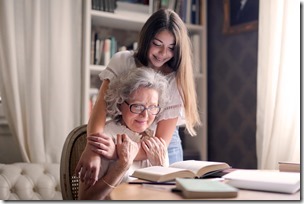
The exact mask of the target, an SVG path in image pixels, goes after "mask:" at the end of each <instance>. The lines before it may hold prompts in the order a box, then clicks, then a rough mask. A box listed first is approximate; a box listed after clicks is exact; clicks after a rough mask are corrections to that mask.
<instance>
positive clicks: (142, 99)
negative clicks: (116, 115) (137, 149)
mask: <svg viewBox="0 0 304 204" xmlns="http://www.w3.org/2000/svg"><path fill="white" fill-rule="evenodd" d="M128 104H129V105H128ZM131 105H133V107H132V110H133V112H131V109H130V107H131ZM138 105H139V106H141V105H143V106H144V107H145V108H153V107H155V106H158V92H157V91H156V90H154V89H151V88H143V87H141V88H139V89H138V90H137V91H135V92H134V93H132V94H131V96H130V98H129V99H128V100H127V101H126V102H125V103H123V104H122V105H121V112H122V119H123V121H124V123H125V125H126V126H127V127H128V128H129V129H130V130H132V131H134V132H138V133H141V132H143V131H145V130H146V129H147V128H148V127H150V125H151V124H152V123H153V121H154V119H155V116H156V115H153V114H151V113H150V111H149V110H147V109H145V110H143V111H142V112H140V113H134V109H136V107H138ZM133 108H134V109H133Z"/></svg>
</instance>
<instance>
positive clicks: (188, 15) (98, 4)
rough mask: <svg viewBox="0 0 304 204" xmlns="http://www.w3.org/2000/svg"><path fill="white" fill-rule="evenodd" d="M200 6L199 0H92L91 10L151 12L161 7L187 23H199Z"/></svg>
mask: <svg viewBox="0 0 304 204" xmlns="http://www.w3.org/2000/svg"><path fill="white" fill-rule="evenodd" d="M150 2H151V3H150ZM150 4H151V5H150ZM201 6H202V5H201V0H153V1H152V0H150V1H149V4H147V1H123V0H120V1H119V0H92V9H93V10H99V11H105V12H111V13H115V12H119V11H129V12H139V13H145V14H147V13H150V14H152V13H153V12H155V11H157V10H159V9H161V8H168V9H172V10H174V11H175V12H176V13H177V14H178V15H179V16H180V17H181V19H182V20H183V21H184V22H185V23H187V24H200V23H201V20H200V15H201Z"/></svg>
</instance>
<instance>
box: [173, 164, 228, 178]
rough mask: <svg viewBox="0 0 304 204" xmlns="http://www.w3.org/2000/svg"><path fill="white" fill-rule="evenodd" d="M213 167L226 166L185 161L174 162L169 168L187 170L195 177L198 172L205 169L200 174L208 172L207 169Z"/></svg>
mask: <svg viewBox="0 0 304 204" xmlns="http://www.w3.org/2000/svg"><path fill="white" fill-rule="evenodd" d="M214 165H226V164H225V163H222V162H211V161H198V160H186V161H180V162H175V163H173V164H171V165H170V167H174V168H181V169H188V170H190V171H192V172H193V173H195V174H196V175H197V174H198V172H199V171H200V170H201V169H203V168H205V169H206V170H205V171H202V172H209V170H208V169H209V167H210V166H214ZM227 167H228V165H227ZM212 170H213V169H212ZM197 176H201V175H197Z"/></svg>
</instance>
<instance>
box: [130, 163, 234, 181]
mask: <svg viewBox="0 0 304 204" xmlns="http://www.w3.org/2000/svg"><path fill="white" fill-rule="evenodd" d="M228 168H230V166H229V165H228V164H227V163H225V162H212V161H198V160H186V161H180V162H175V163H173V164H171V165H170V166H169V167H163V166H151V167H145V168H141V169H136V170H135V171H134V173H133V174H132V175H131V176H132V177H136V178H139V179H144V180H149V181H154V182H166V181H171V180H174V179H175V178H178V177H179V178H195V177H203V176H206V175H208V174H210V173H214V172H218V171H221V170H224V169H228Z"/></svg>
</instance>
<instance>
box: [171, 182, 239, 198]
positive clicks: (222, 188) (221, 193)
mask: <svg viewBox="0 0 304 204" xmlns="http://www.w3.org/2000/svg"><path fill="white" fill-rule="evenodd" d="M176 188H177V189H179V190H180V191H181V192H182V195H183V196H184V197H185V198H233V197H236V196H237V194H238V189H236V188H234V187H232V186H230V185H228V184H226V183H224V182H221V181H216V180H209V179H189V178H176Z"/></svg>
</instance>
